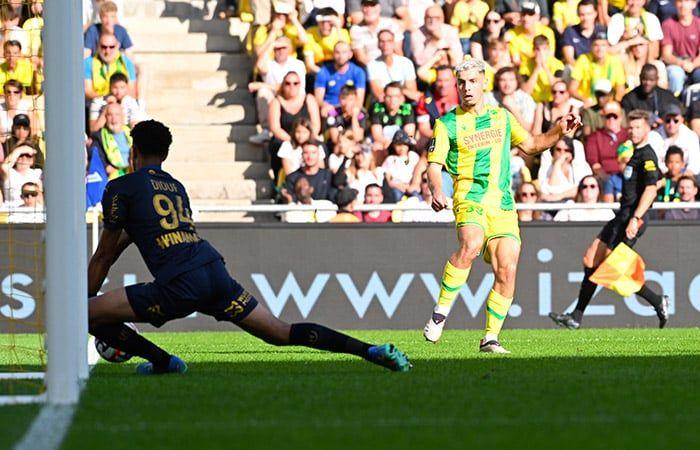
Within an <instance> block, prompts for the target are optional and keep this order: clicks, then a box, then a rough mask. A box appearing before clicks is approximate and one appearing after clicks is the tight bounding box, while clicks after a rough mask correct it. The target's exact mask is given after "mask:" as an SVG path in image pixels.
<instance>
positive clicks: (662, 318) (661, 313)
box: [655, 295, 668, 328]
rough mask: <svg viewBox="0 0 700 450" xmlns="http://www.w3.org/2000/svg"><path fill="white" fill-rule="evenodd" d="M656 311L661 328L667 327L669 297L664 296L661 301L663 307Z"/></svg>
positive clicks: (660, 306)
mask: <svg viewBox="0 0 700 450" xmlns="http://www.w3.org/2000/svg"><path fill="white" fill-rule="evenodd" d="M655 309H656V317H658V318H659V328H663V327H665V326H666V323H667V322H668V295H664V296H663V298H662V300H661V305H659V307H658V308H655Z"/></svg>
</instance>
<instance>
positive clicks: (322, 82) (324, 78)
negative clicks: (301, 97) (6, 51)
mask: <svg viewBox="0 0 700 450" xmlns="http://www.w3.org/2000/svg"><path fill="white" fill-rule="evenodd" d="M329 75H330V74H329V73H328V69H326V66H323V67H321V70H319V71H318V74H317V75H316V80H315V81H314V89H318V88H323V89H326V86H327V85H328V79H329Z"/></svg>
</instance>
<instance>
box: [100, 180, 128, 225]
mask: <svg viewBox="0 0 700 450" xmlns="http://www.w3.org/2000/svg"><path fill="white" fill-rule="evenodd" d="M126 200H127V199H126V195H125V194H124V193H123V192H120V190H119V188H118V187H116V186H115V185H114V183H113V182H109V183H107V186H106V187H105V191H104V194H102V211H103V212H104V213H103V214H104V227H105V228H106V229H108V230H120V229H122V228H124V226H125V225H126V216H127V213H128V209H127V205H126Z"/></svg>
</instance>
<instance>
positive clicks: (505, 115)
mask: <svg viewBox="0 0 700 450" xmlns="http://www.w3.org/2000/svg"><path fill="white" fill-rule="evenodd" d="M528 137H529V133H528V132H527V131H525V129H524V128H523V127H522V126H521V125H520V123H518V121H517V120H516V119H515V117H513V115H512V114H511V113H510V112H509V111H508V110H506V109H505V108H501V107H499V106H484V111H483V112H482V113H481V114H479V115H477V114H476V113H473V112H466V111H464V110H462V108H461V107H460V106H457V107H456V108H454V109H453V110H451V111H450V112H448V113H447V114H445V115H444V116H442V117H441V118H439V119H438V120H436V121H435V126H434V128H433V140H432V141H431V143H430V146H429V148H428V162H431V163H437V164H441V165H443V166H445V168H446V169H447V172H449V173H450V175H452V179H453V180H454V183H455V185H454V202H455V204H458V203H460V202H463V201H468V202H475V203H479V204H480V205H482V206H489V207H491V208H500V209H502V210H506V211H509V210H512V209H513V205H514V201H513V193H512V189H511V174H510V150H511V148H512V147H516V146H518V145H520V144H521V143H523V142H524V141H525V140H527V139H528Z"/></svg>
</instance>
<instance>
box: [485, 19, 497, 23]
mask: <svg viewBox="0 0 700 450" xmlns="http://www.w3.org/2000/svg"><path fill="white" fill-rule="evenodd" d="M500 21H501V19H486V23H498V22H500Z"/></svg>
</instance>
